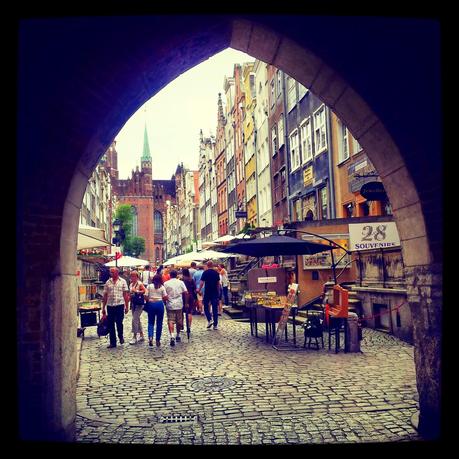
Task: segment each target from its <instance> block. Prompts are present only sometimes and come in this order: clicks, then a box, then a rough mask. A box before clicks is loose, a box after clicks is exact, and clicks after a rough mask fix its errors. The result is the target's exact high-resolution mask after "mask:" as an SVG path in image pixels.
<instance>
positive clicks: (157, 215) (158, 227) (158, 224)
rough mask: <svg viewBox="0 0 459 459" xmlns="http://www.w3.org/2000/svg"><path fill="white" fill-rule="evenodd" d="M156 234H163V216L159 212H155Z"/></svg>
mask: <svg viewBox="0 0 459 459" xmlns="http://www.w3.org/2000/svg"><path fill="white" fill-rule="evenodd" d="M154 222H155V234H163V216H162V215H161V212H159V210H155V214H154Z"/></svg>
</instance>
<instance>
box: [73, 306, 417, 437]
mask: <svg viewBox="0 0 459 459" xmlns="http://www.w3.org/2000/svg"><path fill="white" fill-rule="evenodd" d="M142 320H143V327H144V331H145V334H146V317H142ZM130 322H131V316H130V314H129V315H128V316H127V317H126V318H125V320H124V327H125V338H126V344H124V345H122V346H120V345H118V347H117V348H115V349H107V344H108V342H107V340H106V339H105V338H98V337H97V334H96V329H95V327H90V328H87V329H86V332H85V339H84V340H83V342H82V350H81V360H80V371H79V379H78V385H77V441H78V442H91V443H99V442H101V443H147V444H153V443H154V444H203V445H208V444H209V445H211V444H214V445H215V444H217V445H259V444H311V443H312V444H315V443H373V442H406V441H413V440H420V438H419V436H418V435H417V432H416V430H415V429H414V427H413V426H412V424H411V421H410V419H411V417H412V416H413V415H415V414H416V413H417V410H418V396H417V391H416V380H415V368H414V362H413V347H412V346H411V345H409V344H406V343H404V342H401V341H399V340H397V339H396V338H394V337H393V336H390V335H387V334H384V333H381V332H377V331H374V330H368V329H364V335H363V337H364V338H363V340H362V342H361V350H362V352H361V353H352V354H351V353H348V354H345V353H343V352H340V353H338V354H335V352H334V350H330V351H329V350H328V346H327V339H326V336H325V339H324V341H325V349H320V350H314V349H309V350H303V349H302V348H300V350H298V351H278V350H275V349H273V348H272V346H271V345H269V344H267V343H266V342H265V341H264V339H263V338H262V335H263V331H262V332H261V334H259V337H258V338H256V337H254V336H251V334H250V326H249V324H248V323H243V322H237V321H233V320H231V319H228V318H227V317H226V316H225V315H223V317H222V318H221V322H220V323H219V328H220V329H219V330H207V329H206V320H205V318H204V317H200V316H194V317H193V325H192V334H191V338H190V340H189V341H188V340H187V337H186V333H185V334H183V336H182V342H180V343H177V344H176V346H175V347H170V346H169V340H168V333H167V325H166V323H164V328H163V336H162V346H161V347H160V348H156V347H149V346H148V342H147V341H145V342H143V343H139V344H137V345H129V344H127V342H128V341H129V339H130V334H129V331H130V329H131V326H130V325H131V324H130ZM289 330H291V328H290V326H289ZM259 332H260V329H259ZM300 335H301V328H300V327H297V336H298V344H299V345H300V346H302V345H303V337H302V336H300Z"/></svg>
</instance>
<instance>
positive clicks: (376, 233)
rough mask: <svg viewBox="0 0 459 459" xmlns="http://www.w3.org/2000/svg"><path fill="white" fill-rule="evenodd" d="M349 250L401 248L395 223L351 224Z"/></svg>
mask: <svg viewBox="0 0 459 459" xmlns="http://www.w3.org/2000/svg"><path fill="white" fill-rule="evenodd" d="M349 238H350V244H349V250H351V251H357V250H375V249H390V248H391V247H399V246H400V237H399V235H398V231H397V226H396V225H395V222H372V223H352V224H349Z"/></svg>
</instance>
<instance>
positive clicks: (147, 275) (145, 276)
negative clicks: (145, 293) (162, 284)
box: [142, 265, 153, 288]
mask: <svg viewBox="0 0 459 459" xmlns="http://www.w3.org/2000/svg"><path fill="white" fill-rule="evenodd" d="M151 277H153V276H152V275H151V271H150V265H145V269H144V270H143V271H142V282H143V285H144V286H145V288H146V287H147V285H148V284H149V283H150V281H151Z"/></svg>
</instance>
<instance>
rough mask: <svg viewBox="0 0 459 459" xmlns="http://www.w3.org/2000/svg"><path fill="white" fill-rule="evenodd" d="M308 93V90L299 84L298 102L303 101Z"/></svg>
mask: <svg viewBox="0 0 459 459" xmlns="http://www.w3.org/2000/svg"><path fill="white" fill-rule="evenodd" d="M307 92H308V88H306V87H305V86H303V85H302V84H301V83H298V100H301V99H302V98H303V97H304V96H305V95H306V93H307Z"/></svg>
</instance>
